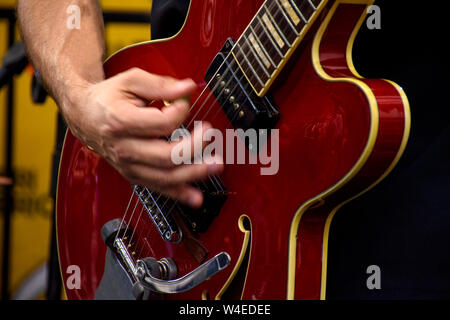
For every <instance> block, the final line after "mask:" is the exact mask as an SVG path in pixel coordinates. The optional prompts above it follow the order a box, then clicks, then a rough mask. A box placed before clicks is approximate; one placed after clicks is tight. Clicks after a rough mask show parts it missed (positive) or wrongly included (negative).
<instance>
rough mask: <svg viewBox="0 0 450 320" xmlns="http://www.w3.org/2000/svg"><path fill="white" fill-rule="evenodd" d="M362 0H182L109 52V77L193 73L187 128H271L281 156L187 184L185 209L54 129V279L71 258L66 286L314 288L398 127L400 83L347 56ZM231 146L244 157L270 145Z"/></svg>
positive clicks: (87, 295) (403, 112) (76, 290)
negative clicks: (342, 221)
mask: <svg viewBox="0 0 450 320" xmlns="http://www.w3.org/2000/svg"><path fill="white" fill-rule="evenodd" d="M372 3H373V1H371V0H336V1H331V0H330V1H327V0H266V1H263V0H252V1H242V0H227V1H218V0H207V1H204V0H192V1H191V4H190V8H189V13H188V16H187V18H186V21H185V24H184V26H183V28H182V30H181V31H180V32H179V33H178V34H177V35H176V36H174V37H172V38H169V39H165V40H158V41H149V42H145V43H139V44H136V45H134V46H131V47H127V48H125V49H123V50H121V51H120V52H118V53H116V54H115V55H113V56H112V57H110V58H109V59H108V60H107V61H106V62H105V65H104V69H105V73H106V75H107V77H112V76H114V75H116V74H118V73H120V72H123V71H125V70H128V69H130V68H133V67H137V68H141V69H144V70H146V71H148V72H151V73H156V74H162V75H168V76H171V77H174V78H179V79H182V78H192V79H194V81H196V83H197V84H198V90H197V91H196V93H195V95H194V96H193V97H192V99H193V100H195V101H196V102H195V103H194V104H193V110H192V111H191V113H190V118H189V119H188V123H189V124H192V123H193V122H194V121H196V120H206V121H209V122H210V123H211V124H212V125H213V127H215V128H217V129H218V130H220V131H221V132H225V131H226V130H227V129H235V130H237V129H242V130H243V131H245V130H252V129H254V130H255V131H258V132H259V130H274V129H276V130H278V133H279V167H278V172H277V174H273V175H262V174H261V171H260V169H261V168H263V167H264V166H263V165H262V164H260V163H257V164H234V165H226V166H225V171H224V173H223V174H222V175H221V176H220V177H210V178H209V179H208V181H204V182H202V183H199V184H198V186H199V188H200V189H201V190H202V192H203V193H204V197H205V201H204V204H203V207H202V208H201V209H199V210H193V209H190V208H187V207H184V206H181V205H179V204H178V203H176V202H174V201H171V200H170V199H167V198H164V197H162V196H161V195H159V194H157V193H155V192H152V190H148V189H147V188H145V187H143V186H139V185H131V184H130V183H129V182H128V181H126V180H125V179H124V178H123V177H122V176H121V175H120V174H119V173H118V172H116V171H115V170H114V169H113V168H112V167H111V166H110V165H109V164H108V163H107V162H106V161H105V160H103V159H102V158H100V157H99V156H98V155H97V154H96V153H95V152H94V151H92V150H91V149H90V148H89V147H88V146H86V145H84V144H83V143H81V142H80V141H79V140H77V139H76V138H75V137H74V136H73V135H72V134H71V132H70V131H68V132H67V135H66V139H65V144H64V150H63V155H62V158H61V164H60V172H59V184H58V199H57V228H58V232H57V233H58V248H59V258H60V264H61V271H62V275H63V280H64V283H65V284H67V283H68V282H70V281H72V278H71V276H72V274H71V273H70V272H67V270H68V268H70V266H78V267H79V270H80V277H81V278H80V280H81V281H80V283H79V285H78V286H75V287H74V286H73V285H72V286H66V294H67V297H68V298H69V299H93V298H97V299H115V298H117V299H153V298H154V299H324V298H325V297H326V276H327V247H328V232H329V229H330V225H331V222H332V219H333V216H334V215H335V213H336V212H337V211H338V209H339V208H340V207H341V206H343V205H344V204H345V203H347V202H348V201H350V200H351V199H353V198H355V197H357V196H358V195H360V194H362V193H363V192H365V191H367V190H368V189H370V188H372V187H373V186H374V185H376V184H377V183H378V182H379V181H380V180H381V179H383V178H384V177H385V176H386V175H387V174H388V173H389V172H390V171H391V170H392V169H393V167H394V166H395V164H396V163H397V162H398V160H399V158H400V157H401V155H402V153H403V151H404V149H405V146H406V143H407V140H408V135H409V129H410V113H409V105H408V100H407V97H406V95H405V93H404V92H403V90H402V89H401V88H400V87H399V86H398V85H396V84H395V83H393V82H390V81H387V80H374V79H365V78H363V77H362V76H361V75H359V74H358V73H357V71H356V70H355V67H354V65H353V62H352V45H353V42H354V40H355V37H356V35H357V32H358V30H359V29H360V27H361V25H362V24H363V23H364V21H365V17H366V11H367V9H368V6H370V5H372ZM188 129H191V128H190V127H188ZM268 132H269V131H268ZM267 141H269V139H267ZM236 143H237V144H240V146H241V147H242V148H244V150H245V152H246V155H247V156H248V155H249V154H258V153H261V152H268V150H266V149H268V148H269V145H268V144H267V145H264V144H263V145H260V146H259V147H258V148H252V146H251V145H250V144H249V143H248V142H246V141H245V139H239V138H237V139H236ZM272 151H273V150H272Z"/></svg>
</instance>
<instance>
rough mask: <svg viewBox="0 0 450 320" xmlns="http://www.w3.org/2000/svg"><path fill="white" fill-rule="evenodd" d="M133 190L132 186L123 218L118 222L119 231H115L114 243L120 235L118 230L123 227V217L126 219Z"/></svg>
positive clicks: (134, 188)
mask: <svg viewBox="0 0 450 320" xmlns="http://www.w3.org/2000/svg"><path fill="white" fill-rule="evenodd" d="M135 190H136V186H134V187H133V189H132V190H131V195H130V200H129V201H128V205H127V207H126V209H125V213H124V215H123V217H122V220H121V221H120V224H119V229H118V230H117V233H116V236H115V238H114V242H116V240H117V238H118V236H119V233H120V229H122V225H123V222H124V220H125V217H126V215H127V213H128V209H129V208H130V205H131V202H132V200H133V195H134V192H135Z"/></svg>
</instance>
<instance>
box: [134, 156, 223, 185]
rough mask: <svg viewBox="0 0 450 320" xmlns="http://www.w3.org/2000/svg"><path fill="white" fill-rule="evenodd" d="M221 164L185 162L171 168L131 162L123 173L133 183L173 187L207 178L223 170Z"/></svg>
mask: <svg viewBox="0 0 450 320" xmlns="http://www.w3.org/2000/svg"><path fill="white" fill-rule="evenodd" d="M223 167H224V166H223V164H222V163H217V162H211V163H206V161H205V162H204V163H201V164H185V165H180V166H177V167H174V168H171V169H163V168H154V167H149V166H145V165H141V164H133V165H130V166H128V167H127V168H126V170H125V175H126V176H128V177H129V179H130V180H132V182H134V183H138V184H143V185H146V186H149V187H151V186H159V187H160V188H168V187H173V186H176V185H179V184H184V183H188V182H196V181H201V180H205V179H207V178H208V177H209V176H213V175H218V174H220V173H221V172H222V171H223Z"/></svg>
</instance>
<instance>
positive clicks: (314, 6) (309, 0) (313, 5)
mask: <svg viewBox="0 0 450 320" xmlns="http://www.w3.org/2000/svg"><path fill="white" fill-rule="evenodd" d="M308 2H309V3H310V4H311V6H312V7H313V8H314V10H316V9H317V7H316V5H315V4H314V3H313V2H312V1H311V0H308Z"/></svg>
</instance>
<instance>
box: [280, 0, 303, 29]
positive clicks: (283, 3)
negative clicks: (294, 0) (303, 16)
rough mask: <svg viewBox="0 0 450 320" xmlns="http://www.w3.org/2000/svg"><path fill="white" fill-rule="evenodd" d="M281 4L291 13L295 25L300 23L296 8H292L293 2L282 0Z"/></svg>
mask: <svg viewBox="0 0 450 320" xmlns="http://www.w3.org/2000/svg"><path fill="white" fill-rule="evenodd" d="M281 5H282V6H283V7H284V9H285V10H286V12H287V14H288V15H289V17H290V18H291V20H292V22H293V23H294V24H295V25H298V23H299V22H300V17H299V16H298V15H297V13H296V12H295V10H294V8H292V6H291V4H290V3H289V0H281Z"/></svg>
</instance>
